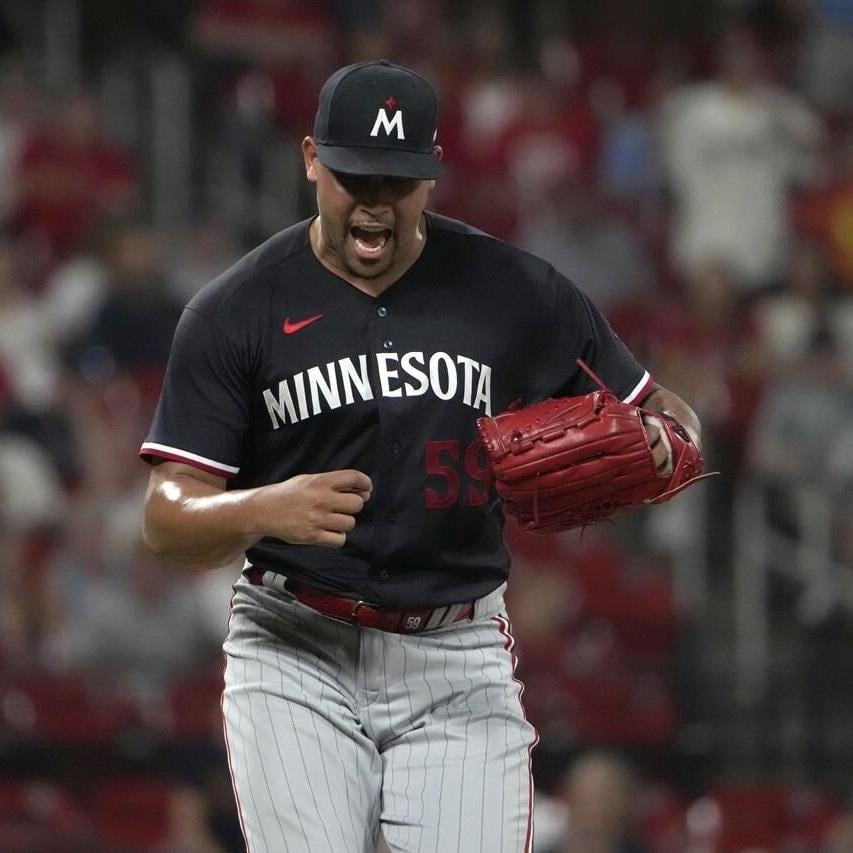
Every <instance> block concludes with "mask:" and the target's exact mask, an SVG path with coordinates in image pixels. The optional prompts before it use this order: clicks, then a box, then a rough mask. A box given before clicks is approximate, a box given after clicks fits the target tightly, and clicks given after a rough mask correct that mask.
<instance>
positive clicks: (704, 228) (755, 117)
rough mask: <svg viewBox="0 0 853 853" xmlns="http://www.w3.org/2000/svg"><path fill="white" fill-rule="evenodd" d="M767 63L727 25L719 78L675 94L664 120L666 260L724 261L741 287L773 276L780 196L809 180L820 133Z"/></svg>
mask: <svg viewBox="0 0 853 853" xmlns="http://www.w3.org/2000/svg"><path fill="white" fill-rule="evenodd" d="M766 64H767V63H766V59H765V57H764V56H763V55H762V52H761V50H760V49H759V47H758V46H757V45H756V44H755V42H754V41H753V40H752V39H751V37H750V36H748V35H747V34H745V33H744V32H742V31H731V32H729V33H728V35H727V37H726V38H725V39H724V40H723V42H722V47H721V52H720V57H719V72H718V75H717V77H716V79H714V80H712V81H710V82H707V83H703V84H701V85H697V86H691V87H687V88H683V89H679V90H676V91H675V92H674V93H673V94H672V95H671V96H670V98H669V101H668V104H667V105H666V108H665V110H664V112H663V116H662V121H663V128H662V131H663V138H664V143H665V144H664V155H665V160H666V166H667V170H668V174H669V180H670V182H671V186H672V191H673V194H674V197H675V212H674V216H675V220H674V223H673V231H672V235H671V237H672V254H673V259H674V261H675V263H676V265H677V266H678V267H679V268H680V269H681V270H682V271H685V272H687V273H688V274H690V273H694V272H695V271H696V270H697V269H700V268H701V267H702V266H704V265H706V264H708V263H709V262H713V263H722V264H725V265H726V266H727V267H729V268H730V269H731V270H732V272H733V273H734V274H735V275H736V276H737V282H738V284H739V285H740V287H741V288H742V291H743V292H744V293H748V292H751V291H755V290H759V289H761V288H763V287H767V286H769V285H772V284H774V283H775V282H776V281H777V278H778V276H779V274H780V273H781V271H782V268H783V264H784V261H785V250H786V245H787V241H788V230H789V228H788V226H789V223H788V198H787V194H788V191H789V189H790V187H791V184H792V182H794V181H795V180H804V179H806V178H807V177H808V176H809V174H810V171H811V169H812V167H813V166H814V155H815V154H816V153H817V149H818V145H819V144H820V142H821V137H822V132H821V125H820V122H819V120H818V118H817V117H816V116H815V114H814V113H813V112H812V111H811V110H810V108H809V107H808V106H807V105H806V103H805V102H804V101H802V100H801V99H799V98H797V97H795V96H794V95H792V94H791V93H789V92H786V91H784V90H782V89H780V88H778V87H776V86H774V85H772V84H771V83H770V81H769V80H768V79H767V69H766Z"/></svg>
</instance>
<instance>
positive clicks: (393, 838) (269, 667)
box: [223, 581, 535, 853]
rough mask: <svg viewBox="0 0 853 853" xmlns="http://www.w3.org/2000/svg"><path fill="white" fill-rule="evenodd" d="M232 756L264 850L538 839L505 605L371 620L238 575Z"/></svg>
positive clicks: (231, 667)
mask: <svg viewBox="0 0 853 853" xmlns="http://www.w3.org/2000/svg"><path fill="white" fill-rule="evenodd" d="M235 590H236V591H235V597H234V601H233V604H232V618H231V626H230V630H229V635H228V639H227V640H226V643H225V652H226V656H227V667H226V674H225V685H226V686H225V692H224V695H223V713H224V718H225V731H226V738H227V743H228V751H229V764H230V769H231V773H232V779H233V782H234V789H235V795H236V797H237V800H238V808H239V811H240V819H241V824H242V826H243V833H244V835H245V837H246V842H247V847H248V849H249V851H250V853H273V852H274V851H276V853H277V851H287V853H308V851H310V853H323V851H328V853H373V851H374V850H375V849H376V840H377V837H378V833H379V828H380V825H381V828H382V831H383V833H384V835H385V838H386V840H387V842H388V844H389V846H390V847H391V849H392V851H394V853H402V851H406V853H415V851H422V852H423V853H448V851H458V853H481V851H489V853H528V851H529V850H530V849H531V846H532V827H531V826H530V813H531V800H532V789H531V778H530V749H531V748H532V746H533V745H534V743H535V732H534V730H533V727H532V726H531V725H530V724H529V723H528V722H527V721H526V720H525V719H524V715H523V710H522V708H521V703H520V684H519V683H518V682H517V681H515V680H514V678H513V670H514V664H515V658H514V654H513V648H512V645H513V644H512V639H511V637H510V635H509V626H508V623H507V622H506V619H505V618H504V617H503V616H502V615H500V614H498V613H492V614H486V615H483V616H481V617H478V618H477V619H475V620H473V621H463V622H457V623H454V624H453V625H449V626H447V627H445V628H441V629H438V630H436V631H430V632H427V633H423V634H418V635H400V634H390V633H386V632H382V631H375V630H372V629H359V628H354V627H352V626H350V625H346V624H343V623H340V622H336V621H334V620H331V619H327V618H326V617H323V616H320V615H318V614H316V613H314V612H313V611H311V610H310V609H308V608H306V607H304V606H303V605H301V604H298V603H296V602H294V601H293V599H292V598H291V597H290V596H289V594H288V593H282V592H280V591H278V590H271V589H266V588H263V587H254V586H250V585H249V584H247V583H245V582H244V581H240V582H239V583H238V584H237V585H236V587H235Z"/></svg>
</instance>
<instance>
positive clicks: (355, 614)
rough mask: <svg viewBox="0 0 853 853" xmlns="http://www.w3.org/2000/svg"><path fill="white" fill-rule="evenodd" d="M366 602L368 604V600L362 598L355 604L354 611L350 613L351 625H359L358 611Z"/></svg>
mask: <svg viewBox="0 0 853 853" xmlns="http://www.w3.org/2000/svg"><path fill="white" fill-rule="evenodd" d="M365 604H367V602H366V601H364V600H363V599H361V598H360V599H359V600H358V601H356V603H355V604H353V606H352V611H350V615H349V621H350V624H351V625H358V611H359V610H360V609H361V608H362V607H364V605H365Z"/></svg>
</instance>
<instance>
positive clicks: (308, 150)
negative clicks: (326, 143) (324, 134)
mask: <svg viewBox="0 0 853 853" xmlns="http://www.w3.org/2000/svg"><path fill="white" fill-rule="evenodd" d="M302 159H303V160H304V161H305V177H307V178H308V180H309V181H311V183H316V182H317V164H318V163H319V162H320V160H319V158H318V157H317V146H316V145H315V144H314V140H313V139H312V138H311V137H310V136H306V137H305V139H303V140H302Z"/></svg>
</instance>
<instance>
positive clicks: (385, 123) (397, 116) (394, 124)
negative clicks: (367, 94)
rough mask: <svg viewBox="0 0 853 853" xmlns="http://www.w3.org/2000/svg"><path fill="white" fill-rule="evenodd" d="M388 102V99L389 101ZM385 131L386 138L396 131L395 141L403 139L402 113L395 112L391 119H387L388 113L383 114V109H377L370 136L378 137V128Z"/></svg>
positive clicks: (399, 111) (404, 135)
mask: <svg viewBox="0 0 853 853" xmlns="http://www.w3.org/2000/svg"><path fill="white" fill-rule="evenodd" d="M389 100H390V99H389ZM380 127H381V128H382V129H383V130H384V131H385V135H386V136H390V135H391V131H392V130H394V129H395V128H396V129H397V139H405V138H406V134H405V133H404V132H403V111H402V110H397V112H395V113H394V115H393V116H391V118H388V113H387V112H385V107H379V111H378V112H377V113H376V121H375V122H373V130H371V131H370V135H371V136H379V128H380Z"/></svg>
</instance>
